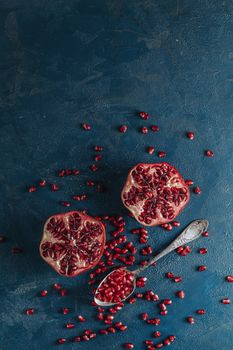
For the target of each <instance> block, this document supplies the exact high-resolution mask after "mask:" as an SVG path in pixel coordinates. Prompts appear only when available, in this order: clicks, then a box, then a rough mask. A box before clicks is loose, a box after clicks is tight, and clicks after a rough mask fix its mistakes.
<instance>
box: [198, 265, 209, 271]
mask: <svg viewBox="0 0 233 350" xmlns="http://www.w3.org/2000/svg"><path fill="white" fill-rule="evenodd" d="M197 269H198V271H200V272H202V271H205V270H206V269H207V267H206V266H205V265H200V266H198V268H197Z"/></svg>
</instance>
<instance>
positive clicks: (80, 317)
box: [77, 315, 86, 322]
mask: <svg viewBox="0 0 233 350" xmlns="http://www.w3.org/2000/svg"><path fill="white" fill-rule="evenodd" d="M77 319H78V321H79V322H86V319H85V317H83V316H82V315H79V316H78V317H77Z"/></svg>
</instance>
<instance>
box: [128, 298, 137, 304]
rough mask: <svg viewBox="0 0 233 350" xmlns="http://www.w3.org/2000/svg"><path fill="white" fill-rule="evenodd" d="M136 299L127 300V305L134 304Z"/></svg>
mask: <svg viewBox="0 0 233 350" xmlns="http://www.w3.org/2000/svg"><path fill="white" fill-rule="evenodd" d="M136 301H137V299H136V298H129V300H128V303H129V304H134V303H136Z"/></svg>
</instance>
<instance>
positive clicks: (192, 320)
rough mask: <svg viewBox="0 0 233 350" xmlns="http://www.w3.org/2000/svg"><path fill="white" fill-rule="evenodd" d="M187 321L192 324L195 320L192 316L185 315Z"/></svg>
mask: <svg viewBox="0 0 233 350" xmlns="http://www.w3.org/2000/svg"><path fill="white" fill-rule="evenodd" d="M187 322H188V323H190V324H194V323H195V320H194V318H193V317H192V316H188V317H187Z"/></svg>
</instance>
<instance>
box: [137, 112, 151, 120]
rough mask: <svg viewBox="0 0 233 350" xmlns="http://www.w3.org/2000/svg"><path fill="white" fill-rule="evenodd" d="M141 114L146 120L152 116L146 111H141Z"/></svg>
mask: <svg viewBox="0 0 233 350" xmlns="http://www.w3.org/2000/svg"><path fill="white" fill-rule="evenodd" d="M139 116H140V117H141V118H142V119H144V120H147V119H149V117H150V116H149V114H148V113H146V112H139Z"/></svg>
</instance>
